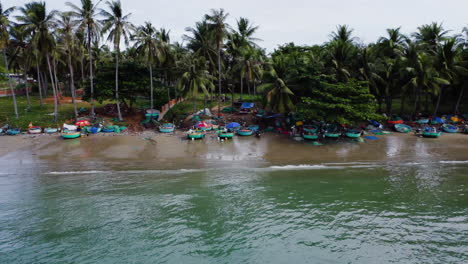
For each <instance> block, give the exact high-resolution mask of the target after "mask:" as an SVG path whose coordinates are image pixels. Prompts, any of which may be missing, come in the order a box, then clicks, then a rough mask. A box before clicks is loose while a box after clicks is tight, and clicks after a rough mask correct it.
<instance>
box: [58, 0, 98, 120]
mask: <svg viewBox="0 0 468 264" xmlns="http://www.w3.org/2000/svg"><path fill="white" fill-rule="evenodd" d="M80 1H81V7H78V6H76V5H75V4H73V3H70V2H67V3H66V4H67V5H68V6H69V7H70V8H71V9H72V12H71V14H72V16H73V17H74V18H75V19H76V22H77V23H79V28H80V30H81V31H83V32H85V36H86V45H87V48H88V56H89V83H90V88H91V89H90V90H91V95H90V97H91V116H92V117H94V116H95V115H96V114H95V112H94V75H93V53H92V46H93V42H95V41H99V35H100V32H101V30H100V27H101V24H100V22H99V21H98V20H97V19H96V15H97V7H98V5H99V3H100V2H101V1H102V0H100V1H99V2H98V3H97V4H93V1H92V0H80Z"/></svg>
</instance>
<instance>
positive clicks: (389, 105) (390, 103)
mask: <svg viewBox="0 0 468 264" xmlns="http://www.w3.org/2000/svg"><path fill="white" fill-rule="evenodd" d="M385 106H386V108H387V109H386V112H387V115H388V116H392V106H393V100H392V97H391V96H387V98H386V99H385Z"/></svg>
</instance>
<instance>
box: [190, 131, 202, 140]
mask: <svg viewBox="0 0 468 264" xmlns="http://www.w3.org/2000/svg"><path fill="white" fill-rule="evenodd" d="M204 137H205V134H204V133H203V132H198V131H191V132H188V133H187V138H188V139H191V140H195V139H203V138H204Z"/></svg>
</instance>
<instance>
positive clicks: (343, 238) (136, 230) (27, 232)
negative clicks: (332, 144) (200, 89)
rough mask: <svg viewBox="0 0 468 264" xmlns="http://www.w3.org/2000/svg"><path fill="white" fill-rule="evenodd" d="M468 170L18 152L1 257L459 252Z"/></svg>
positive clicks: (449, 259)
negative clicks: (201, 163)
mask: <svg viewBox="0 0 468 264" xmlns="http://www.w3.org/2000/svg"><path fill="white" fill-rule="evenodd" d="M88 167H89V166H88ZM72 169H74V170H72ZM467 172H468V164H467V163H464V162H455V163H454V162H446V163H444V162H438V163H427V164H424V163H406V164H403V163H400V164H396V165H395V164H393V165H391V166H390V165H386V164H355V163H350V164H322V165H312V166H283V167H280V166H272V167H265V168H257V169H250V168H230V169H222V168H218V169H200V170H167V171H157V170H153V171H147V170H144V169H143V170H138V169H135V170H121V171H119V170H114V171H106V170H98V171H89V170H83V169H80V168H79V167H78V166H75V167H73V166H71V168H70V167H68V168H67V170H66V171H63V170H62V171H60V170H54V169H53V168H52V169H51V166H50V165H45V164H42V165H34V164H22V166H19V167H15V171H14V172H12V171H11V170H10V171H8V170H6V171H0V208H1V210H0V223H1V227H0V263H48V264H51V263H467V262H468V173H467Z"/></svg>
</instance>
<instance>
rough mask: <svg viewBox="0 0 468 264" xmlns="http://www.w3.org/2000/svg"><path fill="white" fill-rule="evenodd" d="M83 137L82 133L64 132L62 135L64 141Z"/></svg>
mask: <svg viewBox="0 0 468 264" xmlns="http://www.w3.org/2000/svg"><path fill="white" fill-rule="evenodd" d="M79 137H81V132H64V133H62V138H63V139H73V138H79Z"/></svg>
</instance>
